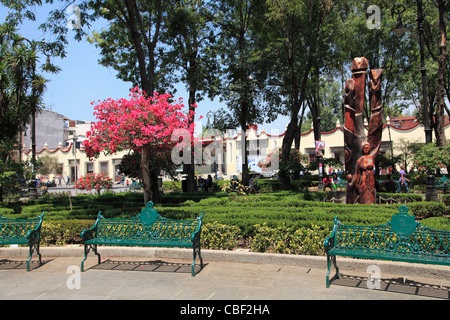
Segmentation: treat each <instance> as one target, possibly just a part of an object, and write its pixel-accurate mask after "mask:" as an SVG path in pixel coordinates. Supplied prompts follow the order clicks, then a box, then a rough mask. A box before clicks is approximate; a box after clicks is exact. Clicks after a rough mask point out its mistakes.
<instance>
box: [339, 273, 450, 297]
mask: <svg viewBox="0 0 450 320" xmlns="http://www.w3.org/2000/svg"><path fill="white" fill-rule="evenodd" d="M367 280H368V277H361V276H352V275H343V274H342V273H341V275H340V278H339V279H337V278H333V279H331V280H330V283H331V285H332V286H333V285H338V286H348V287H353V288H361V289H366V290H381V291H386V292H395V293H403V294H409V295H416V296H423V297H432V298H440V299H450V288H448V287H441V286H439V285H436V284H427V283H421V282H417V281H414V280H409V279H403V278H391V279H380V282H379V283H378V285H377V286H375V283H374V282H371V283H370V284H369V286H368V285H367Z"/></svg>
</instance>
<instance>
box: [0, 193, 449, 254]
mask: <svg viewBox="0 0 450 320" xmlns="http://www.w3.org/2000/svg"><path fill="white" fill-rule="evenodd" d="M188 196H189V195H187V194H178V193H171V194H169V195H165V196H164V197H163V202H162V203H161V204H158V205H156V206H155V207H156V208H157V209H158V213H160V214H161V215H163V216H164V217H167V218H172V219H193V218H196V217H198V216H199V215H200V213H202V212H203V213H204V216H203V217H204V229H203V231H202V232H203V233H202V243H203V247H204V248H211V249H226V250H229V249H232V248H234V247H235V246H236V245H237V243H238V242H239V241H242V239H250V243H251V248H252V250H253V251H263V252H277V253H297V254H322V253H323V247H322V244H323V240H324V239H325V237H326V236H328V235H329V233H330V230H331V227H332V225H333V220H334V217H335V216H337V217H338V219H339V220H340V221H341V222H342V223H344V224H350V225H379V224H385V223H386V222H387V221H389V220H390V219H391V217H392V215H394V214H396V213H397V212H398V207H399V206H400V205H399V204H395V205H358V204H355V205H346V204H341V203H331V202H323V201H317V200H319V199H323V198H325V197H326V193H323V192H317V193H311V192H297V193H295V192H287V191H279V192H276V193H261V194H258V195H250V196H243V197H231V196H229V195H227V194H226V193H216V194H215V195H214V196H211V194H210V193H198V194H195V196H192V197H191V200H187V201H186V197H188ZM400 196H404V195H400ZM406 196H408V197H409V198H408V199H410V200H413V199H415V198H414V196H410V195H405V197H406ZM309 199H315V200H316V201H309ZM46 200H47V201H46ZM406 205H407V207H408V208H409V210H410V211H409V213H410V214H414V215H415V216H416V217H417V218H418V219H421V222H422V224H423V225H424V226H428V227H430V228H433V229H441V230H449V231H450V219H449V218H448V217H447V215H448V209H447V208H446V206H445V205H444V204H443V203H440V202H425V201H416V202H411V203H407V204H406ZM143 206H144V204H143V196H142V194H140V193H128V194H116V195H112V194H106V195H101V196H97V195H92V196H91V195H79V196H77V197H72V208H73V209H72V210H70V209H69V203H68V199H64V198H63V197H60V198H58V197H56V196H55V197H50V198H47V199H39V200H37V201H30V202H29V203H26V204H24V203H21V204H20V205H18V204H17V203H4V204H2V206H1V207H0V214H2V215H3V216H5V217H14V218H30V217H36V216H37V215H39V214H41V213H42V211H45V212H46V215H45V219H44V225H43V235H42V239H43V242H42V245H61V244H70V243H80V241H81V239H80V233H81V231H82V230H84V229H87V228H90V227H91V226H92V225H93V224H94V221H95V219H96V217H97V214H98V212H99V211H102V215H104V216H105V217H107V218H118V217H130V216H136V215H137V214H138V213H139V212H140V211H141V209H142V208H143Z"/></svg>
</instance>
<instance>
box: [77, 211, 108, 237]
mask: <svg viewBox="0 0 450 320" xmlns="http://www.w3.org/2000/svg"><path fill="white" fill-rule="evenodd" d="M101 213H102V212H101V211H100V212H99V213H98V215H97V220H96V221H95V223H94V225H93V226H92V227H91V228H89V229H85V230H83V231H81V238H82V239H83V242H85V241H88V240H91V239H94V238H95V237H96V235H97V227H98V223H99V221H100V219H103V216H102V215H101Z"/></svg>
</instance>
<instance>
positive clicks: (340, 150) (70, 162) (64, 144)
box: [22, 117, 450, 182]
mask: <svg viewBox="0 0 450 320" xmlns="http://www.w3.org/2000/svg"><path fill="white" fill-rule="evenodd" d="M67 124H68V127H66V128H64V130H66V131H67V135H66V136H64V138H65V139H64V140H63V141H61V142H59V143H58V146H56V147H50V145H49V144H46V143H45V142H44V143H43V147H42V148H40V149H38V148H37V149H36V152H37V155H36V156H37V157H41V156H44V155H51V156H54V157H57V159H58V163H59V164H60V167H61V169H60V172H62V176H63V178H64V179H65V180H66V181H67V177H69V179H70V181H71V182H73V181H75V180H76V179H77V177H80V176H84V175H86V174H88V173H107V174H108V175H109V177H110V178H112V179H113V181H120V178H121V173H120V172H119V170H118V165H119V164H120V162H121V159H122V157H123V156H124V155H125V154H126V153H127V152H120V153H117V154H114V155H109V156H105V155H104V154H102V155H100V157H99V158H97V159H95V160H90V159H89V158H88V157H86V154H85V152H84V149H83V147H82V145H81V141H82V140H84V139H86V132H87V131H88V130H89V128H90V123H84V122H77V121H71V120H68V121H67ZM445 133H446V136H447V137H449V138H450V123H449V121H446V123H445ZM57 134H58V135H59V133H57ZM242 135H243V132H242V131H240V130H239V131H237V132H236V131H234V132H227V133H225V134H224V135H223V136H215V137H210V136H209V137H203V138H202V139H201V140H202V146H203V149H202V150H204V149H205V146H208V145H210V144H211V143H213V142H215V143H216V145H218V146H220V147H219V148H218V149H217V148H216V151H218V152H216V154H215V161H214V163H212V164H208V165H198V166H197V167H196V172H197V174H200V175H207V174H212V175H213V176H214V175H216V174H218V175H219V176H222V177H223V178H224V179H230V178H231V177H233V176H234V175H236V176H238V177H239V176H240V174H241V172H242V156H243V152H242ZM246 135H247V144H248V163H249V166H250V169H251V170H253V171H256V172H261V168H260V167H258V165H257V164H258V162H260V161H261V160H263V159H265V158H266V157H267V155H268V154H270V153H271V152H272V151H274V150H277V149H278V148H280V147H281V145H282V141H283V137H284V132H279V131H277V130H270V131H269V132H268V131H267V130H265V129H264V128H262V129H260V130H259V129H258V128H257V127H256V126H252V127H251V128H250V129H248V130H247V132H246ZM321 136H322V141H323V142H322V143H323V147H324V148H323V156H324V157H326V158H335V159H338V160H340V161H341V162H342V163H344V162H345V161H344V134H343V128H342V126H341V124H340V123H339V121H338V122H337V123H336V127H335V128H334V129H333V130H332V131H329V132H322V135H321ZM49 139H50V136H49ZM407 142H419V143H420V142H422V143H424V142H425V133H424V128H423V125H421V124H419V123H418V122H417V121H416V119H415V118H412V117H399V118H392V119H387V122H386V124H385V125H384V126H383V133H382V142H381V147H380V153H381V154H386V153H387V154H390V153H391V152H393V153H394V155H395V154H399V153H400V152H399V150H398V148H397V146H398V145H399V144H400V143H407ZM74 143H75V144H76V146H77V147H76V148H75V147H74ZM299 151H300V152H301V153H302V154H306V155H308V156H309V158H310V159H311V160H314V159H315V157H316V143H315V140H314V133H313V130H312V128H311V129H310V130H309V131H308V132H305V133H303V134H301V140H300V150H299ZM30 158H31V148H30V146H29V145H27V144H24V145H23V149H22V159H23V160H25V161H27V160H29V159H30ZM272 173H276V172H270V170H269V172H268V174H272ZM180 175H181V172H180ZM54 177H55V175H50V176H49V177H43V178H44V180H45V179H49V180H52V179H53V178H54ZM166 178H167V177H166Z"/></svg>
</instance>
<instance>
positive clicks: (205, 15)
mask: <svg viewBox="0 0 450 320" xmlns="http://www.w3.org/2000/svg"><path fill="white" fill-rule="evenodd" d="M167 12H168V14H167V15H166V16H165V23H166V25H167V32H166V33H165V34H164V35H163V37H162V41H163V42H164V43H165V46H166V48H167V49H166V50H167V51H166V53H165V54H164V55H162V61H163V62H162V68H163V70H164V72H165V74H166V75H167V78H166V81H169V82H170V83H183V84H185V86H186V89H187V91H188V93H189V98H188V104H189V111H190V112H191V113H195V108H196V104H197V103H198V102H200V101H201V100H203V98H204V96H205V95H207V96H208V97H210V98H213V97H214V96H215V94H216V90H217V88H218V86H219V83H218V81H219V78H218V77H217V76H216V75H217V74H218V68H219V67H218V61H217V59H216V55H217V47H216V45H215V37H216V34H215V30H214V28H213V24H212V20H213V16H212V13H211V10H210V5H209V3H206V2H205V1H201V0H172V1H168V9H167ZM191 121H192V122H194V118H192V119H191ZM192 150H193V148H191V151H192ZM184 166H185V169H186V171H187V176H188V179H187V191H188V192H196V191H197V188H196V185H195V180H194V174H195V170H194V168H195V161H194V154H193V153H191V157H190V163H188V164H184Z"/></svg>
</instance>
